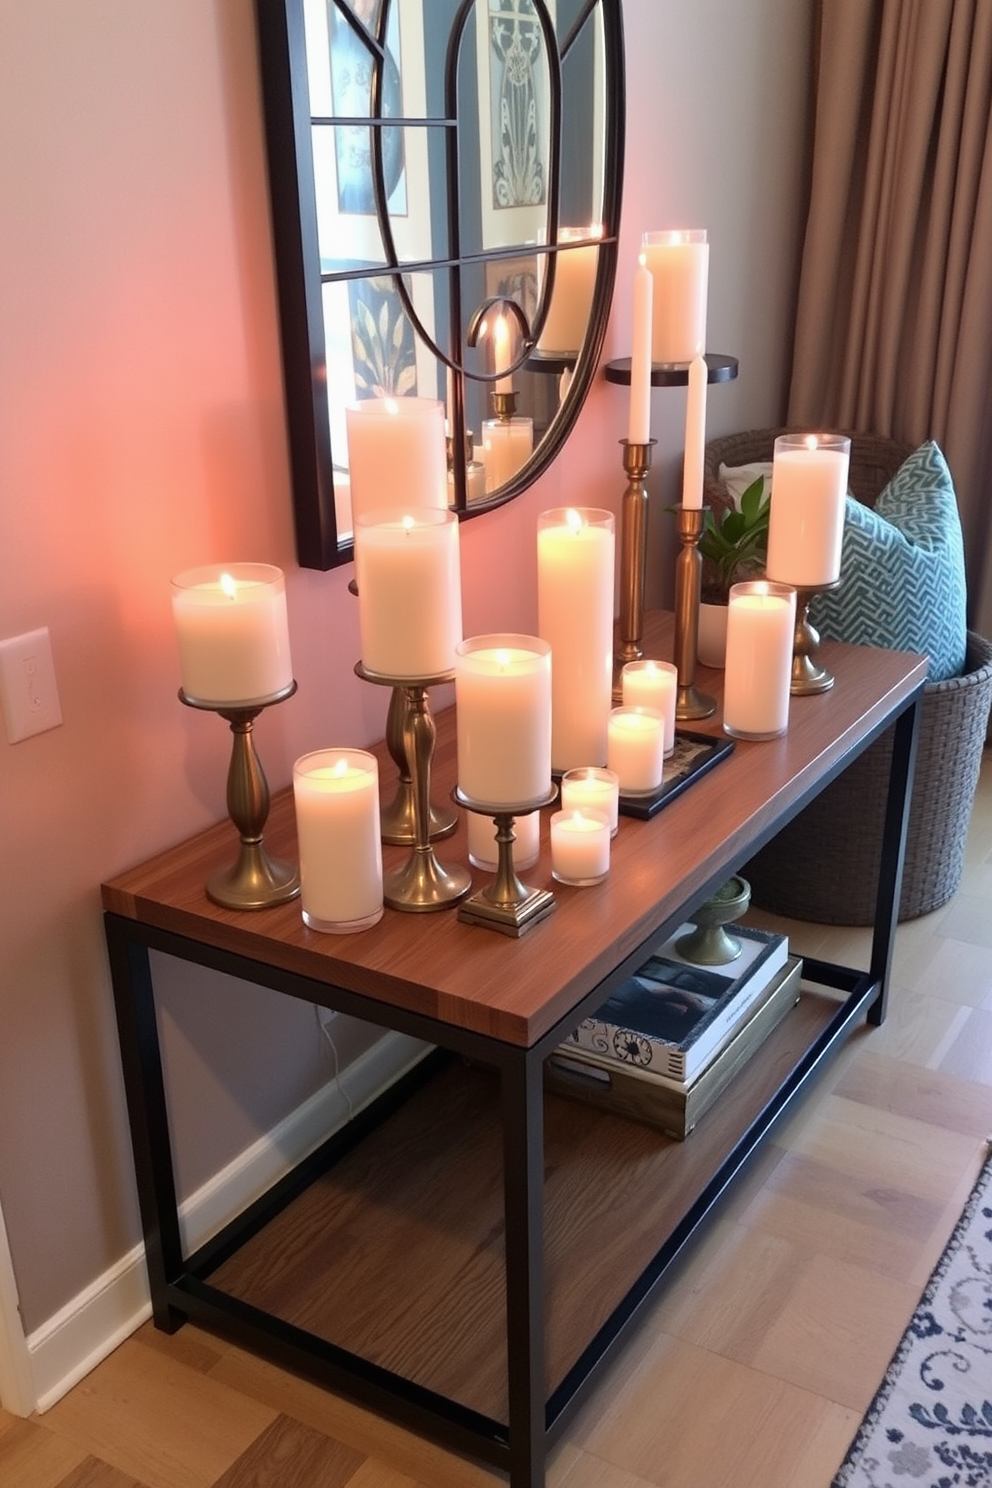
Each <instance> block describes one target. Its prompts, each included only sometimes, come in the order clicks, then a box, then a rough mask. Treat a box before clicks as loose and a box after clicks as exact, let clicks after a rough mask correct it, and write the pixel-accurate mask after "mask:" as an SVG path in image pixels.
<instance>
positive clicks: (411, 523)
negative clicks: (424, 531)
mask: <svg viewBox="0 0 992 1488" xmlns="http://www.w3.org/2000/svg"><path fill="white" fill-rule="evenodd" d="M416 525H417V519H416V517H404V518H403V521H402V523H401V526H402V527H403V530H404V532H410V531H411V530H412V529H413V528H414V527H416Z"/></svg>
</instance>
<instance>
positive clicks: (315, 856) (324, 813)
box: [293, 749, 382, 935]
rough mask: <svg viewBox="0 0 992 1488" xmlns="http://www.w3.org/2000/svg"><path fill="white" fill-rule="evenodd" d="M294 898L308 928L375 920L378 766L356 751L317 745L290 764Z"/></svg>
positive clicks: (361, 925)
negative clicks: (296, 874) (296, 857)
mask: <svg viewBox="0 0 992 1488" xmlns="http://www.w3.org/2000/svg"><path fill="white" fill-rule="evenodd" d="M293 802H294V806H295V808H296V831H297V837H298V841H299V854H300V902H301V905H302V910H303V918H304V920H305V922H306V923H307V925H309V926H310V928H311V929H312V930H323V931H326V932H328V933H331V934H338V935H344V934H347V933H349V932H351V931H354V930H365V929H367V928H368V927H369V926H370V925H374V924H375V923H376V922H377V921H378V920H380V919H381V918H382V845H381V837H380V824H379V767H378V763H377V761H376V758H375V755H373V754H367V753H366V752H365V751H364V750H362V749H318V750H316V751H315V752H314V753H313V754H305V755H303V756H302V758H300V759H298V760H297V761H296V763H295V765H294V766H293Z"/></svg>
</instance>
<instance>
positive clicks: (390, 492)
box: [345, 398, 448, 524]
mask: <svg viewBox="0 0 992 1488" xmlns="http://www.w3.org/2000/svg"><path fill="white" fill-rule="evenodd" d="M345 421H346V427H347V432H348V465H349V476H350V486H351V516H352V523H353V524H357V522H358V519H359V517H362V516H364V515H365V514H366V513H367V512H370V511H375V510H379V509H381V508H383V507H396V506H402V507H403V508H404V510H406V511H413V510H420V509H423V508H431V507H444V506H446V505H447V500H448V459H447V449H446V446H445V440H444V404H443V403H441V402H440V400H439V399H435V398H364V399H362V400H361V402H359V403H352V404H350V405H349V406H348V408H347V409H346V410H345Z"/></svg>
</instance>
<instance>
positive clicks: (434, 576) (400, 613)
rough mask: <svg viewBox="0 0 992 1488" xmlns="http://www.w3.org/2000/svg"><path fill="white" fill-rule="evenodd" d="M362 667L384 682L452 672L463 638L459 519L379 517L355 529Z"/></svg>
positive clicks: (440, 514)
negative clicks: (385, 678) (384, 678)
mask: <svg viewBox="0 0 992 1488" xmlns="http://www.w3.org/2000/svg"><path fill="white" fill-rule="evenodd" d="M355 577H356V579H357V582H358V624H359V630H360V633H361V644H362V663H363V665H364V666H365V668H366V669H367V670H368V671H370V672H374V673H376V674H377V675H378V676H381V677H391V678H394V679H395V680H397V681H402V680H404V679H409V680H410V681H411V682H413V681H421V680H423V679H426V678H428V677H436V676H441V675H443V674H444V673H446V672H451V671H452V669H453V668H454V665H455V647H456V646H457V645H458V643H459V641H460V640H461V638H462V597H461V572H460V568H459V545H458V518H457V517H456V516H455V514H454V513H453V512H449V511H413V512H403V511H392V512H390V511H384V512H382V511H380V512H371V513H369V514H368V515H367V516H365V517H362V518H360V519H359V521H358V522H357V523H356V525H355Z"/></svg>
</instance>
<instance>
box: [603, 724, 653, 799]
mask: <svg viewBox="0 0 992 1488" xmlns="http://www.w3.org/2000/svg"><path fill="white" fill-rule="evenodd" d="M606 763H607V765H608V767H609V768H610V769H611V770H613V771H615V773H616V776H617V779H618V781H619V782H620V791H621V794H622V795H625V796H646V795H650V794H651V792H652V791H656V790H657V789H658V787H659V785H660V784H661V782H662V779H663V778H664V774H665V720H664V718H663V717H662V716H661V714H660V713H659V711H658V709H657V708H614V709H613V711H612V713H611V714H610V718H609V724H608V728H607V754H606Z"/></svg>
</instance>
